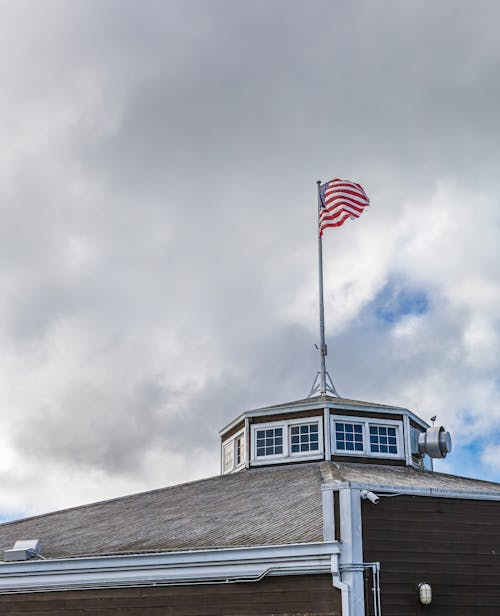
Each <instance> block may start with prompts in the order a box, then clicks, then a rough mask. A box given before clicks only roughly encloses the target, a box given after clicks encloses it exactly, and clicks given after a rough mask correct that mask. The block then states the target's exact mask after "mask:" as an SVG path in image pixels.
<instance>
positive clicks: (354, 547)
mask: <svg viewBox="0 0 500 616" xmlns="http://www.w3.org/2000/svg"><path fill="white" fill-rule="evenodd" d="M338 498H339V499H340V502H339V504H340V507H339V510H340V539H341V542H342V543H341V544H342V551H341V553H340V557H339V564H340V567H342V565H343V564H346V565H349V564H351V563H361V562H363V533H362V519H361V496H360V490H359V489H351V488H343V489H341V490H339V492H338ZM342 581H343V582H344V583H345V584H346V585H347V586H348V588H349V611H348V612H347V614H348V615H349V616H364V614H365V589H364V579H363V571H362V570H360V571H355V570H351V569H348V570H346V571H344V572H343V574H342Z"/></svg>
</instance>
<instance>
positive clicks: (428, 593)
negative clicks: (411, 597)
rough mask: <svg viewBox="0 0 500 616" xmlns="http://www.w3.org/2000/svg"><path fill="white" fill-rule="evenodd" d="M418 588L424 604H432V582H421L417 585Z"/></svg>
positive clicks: (421, 601) (419, 596)
mask: <svg viewBox="0 0 500 616" xmlns="http://www.w3.org/2000/svg"><path fill="white" fill-rule="evenodd" d="M417 589H418V598H419V599H420V603H421V604H422V605H430V604H431V601H432V588H431V585H430V584H427V582H420V584H419V585H418V586H417Z"/></svg>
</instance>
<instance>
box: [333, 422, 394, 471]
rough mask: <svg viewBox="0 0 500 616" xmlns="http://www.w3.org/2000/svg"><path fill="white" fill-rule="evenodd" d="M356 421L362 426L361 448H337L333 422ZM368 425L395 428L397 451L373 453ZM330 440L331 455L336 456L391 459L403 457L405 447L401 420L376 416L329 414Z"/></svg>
mask: <svg viewBox="0 0 500 616" xmlns="http://www.w3.org/2000/svg"><path fill="white" fill-rule="evenodd" d="M336 422H339V423H356V424H361V425H362V426H363V450H362V451H348V450H345V449H338V448H337V440H336V438H335V423H336ZM370 426H383V427H391V428H396V446H397V448H398V452H397V453H380V452H379V453H374V452H372V451H371V449H370ZM330 427H331V430H330V441H331V450H332V454H333V455H337V456H354V457H358V458H359V457H364V458H390V459H393V460H402V459H403V460H404V459H405V448H404V440H403V422H402V421H398V420H397V419H378V418H376V417H351V416H350V415H330Z"/></svg>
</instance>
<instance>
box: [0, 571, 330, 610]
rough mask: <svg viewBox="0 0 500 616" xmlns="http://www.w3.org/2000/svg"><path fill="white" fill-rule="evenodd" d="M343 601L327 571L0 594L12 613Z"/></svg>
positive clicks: (314, 605) (324, 605)
mask: <svg viewBox="0 0 500 616" xmlns="http://www.w3.org/2000/svg"><path fill="white" fill-rule="evenodd" d="M340 606H341V599H340V592H339V591H338V590H337V589H335V588H333V586H332V578H331V576H329V575H310V576H297V577H283V578H268V579H265V580H262V581H261V582H258V583H245V584H227V585H223V584H221V585H212V586H210V585H202V586H174V587H164V588H124V589H112V590H93V591H90V590H81V591H70V592H53V593H39V594H29V595H10V596H8V595H3V596H0V614H2V615H3V614H6V615H8V616H27V615H28V614H32V615H33V616H35V615H40V616H49V615H50V616H63V615H65V616H80V615H83V614H85V615H86V616H88V615H89V614H92V615H93V616H118V615H120V616H122V615H123V616H139V615H141V616H142V615H148V616H157V615H158V616H159V615H160V614H161V616H174V615H175V616H340V614H341V612H340V609H341V608H340Z"/></svg>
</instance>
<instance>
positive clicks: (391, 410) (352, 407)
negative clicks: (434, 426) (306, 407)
mask: <svg viewBox="0 0 500 616" xmlns="http://www.w3.org/2000/svg"><path fill="white" fill-rule="evenodd" d="M326 406H327V407H328V408H330V409H334V410H342V409H345V410H349V411H360V412H362V413H388V414H390V415H407V416H408V417H409V418H410V419H413V421H414V422H415V423H416V424H418V425H419V426H421V427H422V428H426V429H427V428H429V424H428V423H427V422H426V421H424V420H423V419H421V418H420V417H418V415H415V413H412V412H411V411H410V410H408V409H405V408H403V407H394V406H388V407H385V406H362V405H360V404H340V402H327V403H326Z"/></svg>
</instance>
